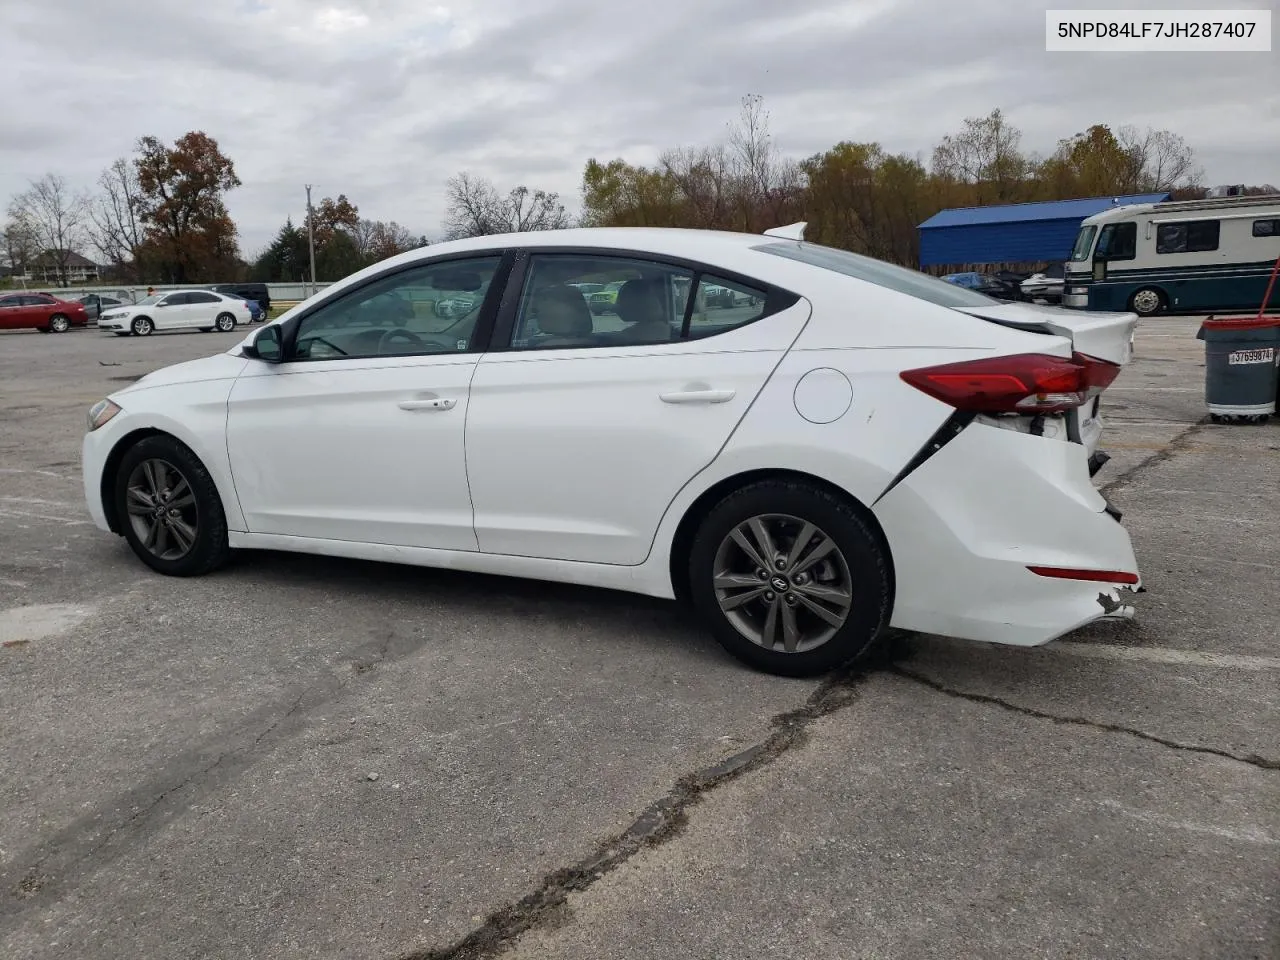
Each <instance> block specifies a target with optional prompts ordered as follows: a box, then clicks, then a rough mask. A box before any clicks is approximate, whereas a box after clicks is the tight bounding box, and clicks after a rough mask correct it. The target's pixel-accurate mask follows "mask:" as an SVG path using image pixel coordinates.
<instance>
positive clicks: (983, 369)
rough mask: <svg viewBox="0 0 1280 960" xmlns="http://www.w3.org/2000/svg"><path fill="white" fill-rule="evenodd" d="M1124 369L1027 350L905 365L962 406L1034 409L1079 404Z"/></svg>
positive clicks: (917, 379)
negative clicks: (916, 367)
mask: <svg viewBox="0 0 1280 960" xmlns="http://www.w3.org/2000/svg"><path fill="white" fill-rule="evenodd" d="M1119 373H1120V368H1119V367H1117V366H1116V365H1115V364H1111V363H1106V362H1105V361H1102V360H1097V359H1095V358H1094V357H1086V356H1085V355H1083V354H1080V353H1077V354H1073V355H1072V357H1071V359H1070V360H1067V359H1064V358H1062V357H1049V356H1045V355H1043V354H1038V353H1024V354H1018V355H1017V356H1012V357H987V358H983V359H982V360H965V361H962V362H960V363H946V364H943V365H941V366H937V367H925V368H923V369H920V370H906V371H904V372H903V373H902V374H901V376H902V379H903V380H905V381H906V382H907V383H909V384H911V385H912V386H913V387H915V388H916V389H918V390H923V391H924V392H925V393H927V394H929V396H931V397H933V398H935V399H937V400H941V401H942V402H943V403H946V404H950V405H951V406H953V407H955V408H956V409H957V410H968V411H972V412H974V413H1028V414H1035V413H1060V412H1061V411H1063V410H1070V409H1071V408H1073V407H1079V406H1081V405H1083V404H1084V403H1085V402H1087V401H1088V400H1089V399H1091V398H1092V397H1094V396H1096V395H1097V394H1099V393H1101V392H1102V391H1103V390H1105V389H1106V388H1107V387H1108V386H1109V385H1110V384H1111V382H1112V381H1113V380H1115V378H1116V376H1117V375H1119Z"/></svg>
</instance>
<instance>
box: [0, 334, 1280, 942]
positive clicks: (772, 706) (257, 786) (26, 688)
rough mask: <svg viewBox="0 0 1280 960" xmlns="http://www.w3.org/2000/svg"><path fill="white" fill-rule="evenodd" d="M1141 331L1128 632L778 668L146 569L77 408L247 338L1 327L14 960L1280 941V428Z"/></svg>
mask: <svg viewBox="0 0 1280 960" xmlns="http://www.w3.org/2000/svg"><path fill="white" fill-rule="evenodd" d="M1196 325H1197V324H1196V321H1194V320H1190V319H1180V318H1173V319H1158V320H1150V321H1144V322H1143V323H1142V325H1141V327H1140V330H1139V334H1138V340H1137V359H1136V361H1135V363H1134V364H1133V366H1132V367H1131V368H1130V369H1129V370H1127V371H1126V372H1125V373H1124V374H1123V375H1122V377H1121V378H1120V380H1119V381H1117V383H1116V384H1115V386H1113V387H1112V389H1111V390H1110V391H1109V392H1108V400H1109V404H1108V406H1107V407H1106V408H1105V409H1106V414H1107V421H1108V423H1107V433H1106V436H1105V438H1104V445H1105V446H1106V448H1107V449H1108V450H1109V451H1110V452H1111V453H1112V455H1113V457H1114V459H1113V460H1112V461H1111V462H1110V463H1109V464H1108V465H1107V466H1106V468H1104V470H1103V472H1102V473H1101V474H1099V476H1098V478H1097V481H1098V483H1099V485H1100V486H1103V487H1104V489H1105V490H1106V492H1107V495H1108V496H1109V497H1110V498H1111V499H1112V500H1113V501H1114V502H1115V503H1116V504H1117V506H1119V507H1120V508H1121V509H1122V510H1123V511H1124V513H1125V524H1126V526H1127V527H1128V528H1129V530H1130V532H1131V534H1132V536H1133V538H1134V542H1135V546H1136V548H1137V551H1138V555H1139V559H1140V562H1141V563H1142V565H1143V571H1144V576H1145V579H1146V585H1147V588H1148V592H1147V593H1145V594H1142V595H1141V596H1139V597H1137V598H1136V605H1137V608H1138V612H1137V618H1136V619H1135V620H1133V621H1123V622H1110V623H1106V624H1100V625H1097V626H1094V627H1091V628H1088V629H1086V630H1083V631H1080V632H1078V633H1076V634H1074V635H1072V636H1070V637H1067V638H1064V639H1063V641H1060V642H1058V643H1054V644H1050V645H1049V646H1047V647H1043V648H1038V649H1033V650H1018V649H1010V648H1001V647H996V646H991V645H985V644H974V643H959V642H953V641H947V640H943V639H940V638H935V637H926V636H900V637H895V638H893V639H892V640H891V641H890V642H887V643H886V644H885V645H884V648H883V649H882V650H880V651H877V653H876V656H875V657H873V658H872V659H870V660H869V661H868V662H867V663H865V664H863V665H861V666H860V667H859V668H858V669H857V670H855V671H851V672H849V673H846V674H842V675H839V676H834V677H829V678H826V679H825V680H822V681H795V680H781V679H778V678H773V677H766V676H762V675H759V674H755V673H752V672H750V671H748V670H746V669H745V668H743V667H741V666H740V665H738V664H737V663H736V662H734V661H731V660H729V659H728V657H727V656H725V655H724V654H723V653H722V652H721V651H720V650H719V648H718V647H716V646H715V644H714V643H713V642H712V641H710V640H709V639H708V638H707V637H706V636H704V635H703V634H702V632H701V631H700V630H699V629H698V628H697V627H696V626H695V625H693V624H692V623H691V622H690V621H689V620H688V619H687V617H686V616H685V615H684V614H683V612H682V611H681V610H680V609H678V608H677V607H675V606H674V605H670V604H665V603H661V602H657V601H650V600H646V599H643V598H636V597H630V596H625V595H618V594H610V593H606V592H602V591H593V590H586V589H576V588H570V587H560V586H554V585H546V584H537V583H528V582H522V581H513V580H505V579H500V578H491V577H479V576H471V575H462V574H456V573H447V572H437V571H428V570H420V569H412V568H398V567H392V566H383V565H378V564H368V563H358V562H352V561H343V560H328V559H321V558H314V557H301V556H288V555H283V554H265V553H264V554H246V555H244V556H242V557H239V558H238V559H237V561H236V562H235V564H234V565H233V566H232V567H230V568H229V569H227V570H225V571H223V572H221V573H219V574H217V575H215V576H211V577H208V578H204V579H199V580H170V579H165V578H162V577H159V576H156V575H153V574H151V573H150V572H148V571H147V570H146V569H145V568H144V567H143V566H142V565H141V564H140V563H138V562H137V561H135V560H134V558H133V557H132V555H131V554H130V553H129V551H128V548H127V547H126V546H125V544H124V543H123V541H120V540H118V539H117V538H115V537H111V536H108V535H105V534H101V533H100V532H99V531H97V530H96V529H95V528H94V527H93V526H92V525H91V524H90V523H89V521H88V518H87V515H86V513H85V511H84V507H83V504H82V502H81V497H82V494H81V488H80V480H79V464H78V460H79V441H80V437H81V434H82V431H83V420H84V412H85V409H86V408H87V407H88V406H89V405H90V404H91V403H92V402H94V401H95V400H97V399H100V398H101V396H103V395H105V394H106V393H107V392H109V391H110V390H111V389H113V388H115V387H116V386H118V385H119V384H120V383H121V382H125V381H127V380H130V379H133V378H136V377H137V376H140V375H142V374H144V373H146V372H148V371H149V370H152V369H155V368H157V367H160V366H163V365H166V364H168V363H173V362H176V361H179V360H183V359H189V358H191V357H196V356H203V355H206V354H208V353H211V352H213V351H214V350H216V349H225V347H226V346H229V345H230V344H231V343H232V342H234V337H226V336H223V335H218V334H208V335H199V334H170V335H159V336H154V337H151V338H148V339H145V340H139V339H134V338H130V339H117V338H114V337H103V336H99V335H98V334H97V333H96V332H95V331H85V332H79V331H77V332H72V333H70V334H66V335H62V336H40V335H38V334H34V333H30V334H28V333H12V334H0V811H3V816H0V956H3V957H4V958H6V960H34V958H45V957H49V956H55V955H70V956H77V957H81V958H92V960H96V958H115V957H130V958H152V957H156V958H160V957H164V958H170V957H184V958H220V960H221V958H233V957H245V958H254V960H266V958H293V957H306V958H348V957H351V958H373V960H382V958H385V960H404V958H411V957H412V958H420V960H427V958H450V960H460V958H479V957H488V956H495V955H498V954H500V953H501V954H504V955H506V956H511V957H518V958H524V957H529V958H533V957H537V958H578V957H581V958H584V960H585V958H593V960H594V958H609V957H653V958H681V960H686V958H692V957H699V958H701V957H705V958H723V957H734V958H752V957H761V958H763V957H770V958H775V957H776V958H785V957H792V956H795V957H806V958H812V957H840V958H845V957H868V958H869V957H876V958H904V960H905V958H912V960H915V958H929V957H939V958H942V957H946V958H953V957H983V958H1010V960H1014V958H1018V960H1021V958H1026V957H1031V956H1034V957H1041V958H1059V957H1061V958H1068V957H1070V958H1081V957H1086V958H1094V957H1097V958H1111V957H1125V958H1148V957H1149V958H1153V960H1154V958H1159V960H1168V958H1183V957H1186V958H1214V960H1223V958H1226V960H1236V958H1255V960H1263V958H1266V960H1273V958H1275V957H1277V956H1280V707H1278V705H1280V682H1278V681H1280V650H1277V645H1278V640H1277V635H1278V634H1280V591H1277V590H1276V582H1277V581H1276V576H1275V570H1276V568H1277V566H1280V482H1277V472H1278V467H1280V422H1272V423H1270V424H1267V425H1264V426H1250V427H1244V426H1240V427H1233V426H1220V425H1214V424H1210V423H1208V422H1207V421H1206V419H1205V417H1204V409H1203V403H1202V383H1203V369H1202V367H1201V365H1200V364H1201V349H1202V345H1201V344H1200V343H1199V342H1198V341H1196V340H1195V339H1194V332H1195V329H1196Z"/></svg>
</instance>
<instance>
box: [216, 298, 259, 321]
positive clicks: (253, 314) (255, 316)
mask: <svg viewBox="0 0 1280 960" xmlns="http://www.w3.org/2000/svg"><path fill="white" fill-rule="evenodd" d="M224 296H228V297H235V298H236V299H237V300H243V301H244V302H245V303H247V304H248V305H249V322H250V323H258V322H259V321H261V320H265V319H267V311H266V310H264V309H263V307H262V304H260V303H258V301H257V300H250V299H249V298H248V297H242V296H240V294H238V293H228V294H224Z"/></svg>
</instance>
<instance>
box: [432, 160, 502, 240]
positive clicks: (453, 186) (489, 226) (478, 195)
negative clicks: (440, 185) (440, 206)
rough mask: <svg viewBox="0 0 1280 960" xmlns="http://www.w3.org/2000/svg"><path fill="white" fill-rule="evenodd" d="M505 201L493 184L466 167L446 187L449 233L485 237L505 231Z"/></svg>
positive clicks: (453, 236) (450, 237)
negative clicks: (503, 223) (502, 215)
mask: <svg viewBox="0 0 1280 960" xmlns="http://www.w3.org/2000/svg"><path fill="white" fill-rule="evenodd" d="M501 206H502V201H501V199H500V198H499V196H498V191H497V190H496V189H495V188H494V186H493V184H492V183H490V182H489V181H488V180H485V179H484V178H483V177H477V176H475V175H474V174H471V173H467V172H466V171H465V170H464V171H463V172H462V173H459V174H457V175H455V176H452V177H450V178H449V182H448V183H447V184H446V186H445V216H444V229H445V236H446V237H447V238H448V239H450V240H456V239H458V238H459V237H485V236H488V235H490V234H493V233H501V232H502V228H501V226H500V223H501V213H500V208H501Z"/></svg>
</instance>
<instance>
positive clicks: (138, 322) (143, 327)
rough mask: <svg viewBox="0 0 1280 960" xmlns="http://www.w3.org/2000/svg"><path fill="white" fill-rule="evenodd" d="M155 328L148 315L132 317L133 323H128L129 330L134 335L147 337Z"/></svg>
mask: <svg viewBox="0 0 1280 960" xmlns="http://www.w3.org/2000/svg"><path fill="white" fill-rule="evenodd" d="M155 328H156V325H155V324H154V323H152V322H151V318H150V317H134V318H133V323H131V324H130V325H129V330H130V331H131V332H132V333H133V335H134V336H135V337H149V336H151V331H153V330H155Z"/></svg>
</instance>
